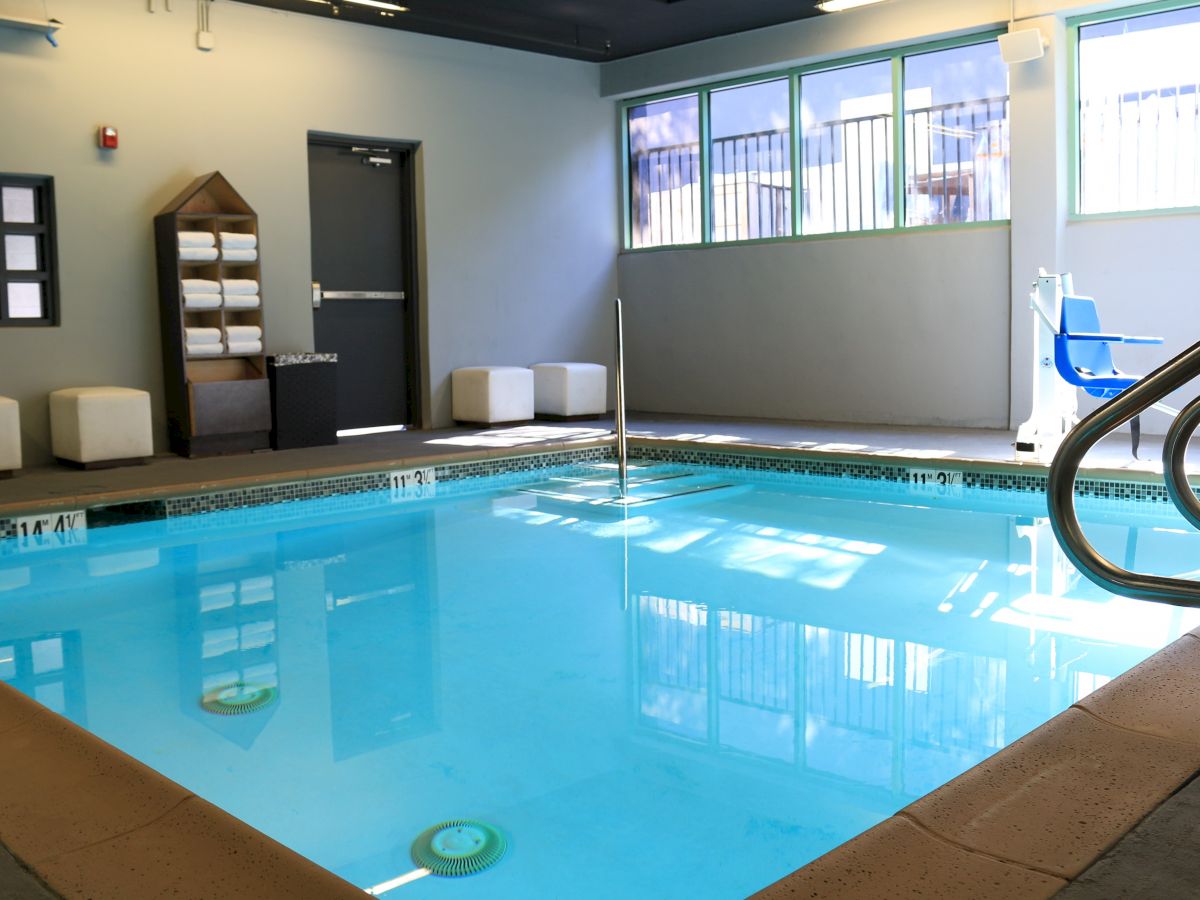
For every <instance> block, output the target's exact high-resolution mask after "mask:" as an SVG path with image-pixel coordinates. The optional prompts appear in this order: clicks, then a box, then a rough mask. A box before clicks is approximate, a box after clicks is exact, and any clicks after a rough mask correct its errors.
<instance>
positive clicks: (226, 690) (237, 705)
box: [200, 681, 279, 716]
mask: <svg viewBox="0 0 1200 900" xmlns="http://www.w3.org/2000/svg"><path fill="white" fill-rule="evenodd" d="M278 696H279V691H277V690H276V689H275V688H273V687H266V686H263V685H256V684H246V683H245V682H244V681H235V682H234V683H233V684H227V685H225V686H224V687H219V688H217V689H216V690H215V691H209V692H208V693H207V694H205V695H204V696H203V697H202V698H201V699H200V705H201V706H202V707H203V708H204V709H205V710H206V711H207V712H210V713H216V714H217V715H218V716H240V715H243V714H244V713H252V712H257V711H258V710H260V709H262V708H263V707H264V706H268V705H270V704H271V703H273V702H274V701H275V698H276V697H278Z"/></svg>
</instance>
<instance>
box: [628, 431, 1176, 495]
mask: <svg viewBox="0 0 1200 900" xmlns="http://www.w3.org/2000/svg"><path fill="white" fill-rule="evenodd" d="M636 453H637V455H638V456H639V457H641V458H642V459H646V460H651V461H655V462H669V463H679V464H683V465H695V466H716V467H719V468H727V469H728V468H732V469H739V470H743V471H747V472H766V473H779V474H783V475H819V476H826V477H830V478H854V479H860V480H867V481H891V482H904V481H906V480H907V473H908V470H909V469H918V468H922V469H936V468H938V466H939V464H940V463H939V461H937V460H906V461H905V462H904V463H903V464H895V463H868V462H859V461H857V460H854V461H850V460H844V459H841V460H839V459H836V458H835V459H828V460H826V459H813V458H812V457H804V456H759V455H755V454H753V453H744V452H739V451H738V450H709V449H705V450H699V449H695V450H693V449H690V448H681V447H655V446H653V445H639V446H637V448H636ZM953 468H954V469H955V471H961V472H962V473H963V486H964V487H971V488H982V489H984V490H996V491H1019V492H1027V493H1041V494H1044V493H1045V492H1046V481H1047V477H1046V475H1044V474H1034V473H1023V472H997V471H976V470H971V469H965V468H960V467H959V466H958V465H954V466H953ZM1075 494H1076V495H1077V496H1080V497H1096V498H1098V499H1102V500H1120V501H1131V500H1132V501H1148V502H1152V503H1170V502H1171V498H1170V495H1169V494H1168V493H1167V488H1166V485H1165V484H1163V483H1162V482H1157V483H1144V482H1133V481H1116V480H1105V479H1098V478H1080V479H1079V480H1077V481H1076V482H1075Z"/></svg>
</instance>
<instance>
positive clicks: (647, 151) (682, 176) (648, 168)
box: [628, 94, 701, 247]
mask: <svg viewBox="0 0 1200 900" xmlns="http://www.w3.org/2000/svg"><path fill="white" fill-rule="evenodd" d="M628 127H629V205H630V219H631V222H630V226H631V232H632V234H631V238H632V243H633V246H634V247H660V246H663V245H666V244H698V243H700V233H701V228H700V215H701V213H700V106H699V102H698V98H697V96H696V95H695V94H692V95H690V96H687V97H674V98H672V99H670V100H660V101H657V102H654V103H643V104H642V105H640V106H633V107H630V109H629V118H628Z"/></svg>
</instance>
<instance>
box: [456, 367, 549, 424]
mask: <svg viewBox="0 0 1200 900" xmlns="http://www.w3.org/2000/svg"><path fill="white" fill-rule="evenodd" d="M450 399H451V408H452V410H453V415H454V421H456V422H471V423H484V424H488V425H494V424H496V423H498V422H528V421H529V420H530V419H532V418H533V373H532V372H530V371H529V370H528V369H523V368H519V367H517V366H471V367H468V368H465V369H455V370H454V372H453V374H452V375H451V378H450Z"/></svg>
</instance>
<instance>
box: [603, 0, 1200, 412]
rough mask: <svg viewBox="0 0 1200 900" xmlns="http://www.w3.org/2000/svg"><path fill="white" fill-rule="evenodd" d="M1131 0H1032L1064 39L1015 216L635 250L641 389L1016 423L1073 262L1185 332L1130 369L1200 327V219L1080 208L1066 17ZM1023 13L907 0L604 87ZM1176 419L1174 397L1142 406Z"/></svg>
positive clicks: (774, 404)
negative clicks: (1047, 308) (1043, 298)
mask: <svg viewBox="0 0 1200 900" xmlns="http://www.w3.org/2000/svg"><path fill="white" fill-rule="evenodd" d="M1121 5H1128V4H1121V3H1120V2H1105V3H1080V2H1078V0H1019V2H1018V3H1017V4H1016V14H1017V17H1018V18H1020V19H1023V20H1024V21H1023V22H1022V23H1021V27H1026V28H1028V27H1034V28H1039V29H1040V30H1041V31H1042V32H1043V35H1044V37H1045V39H1046V41H1047V45H1048V47H1047V52H1046V55H1045V57H1044V58H1043V59H1041V60H1038V61H1036V62H1031V63H1024V64H1021V65H1019V66H1015V67H1014V68H1013V69H1012V70H1011V97H1012V114H1011V144H1012V145H1011V163H1012V224H1011V229H1010V228H1008V227H1004V226H998V227H996V228H993V229H984V230H981V231H957V232H956V231H940V232H927V233H910V234H903V233H901V234H895V235H887V236H877V237H859V238H830V239H826V240H808V241H800V242H783V243H778V244H771V245H760V246H750V245H744V246H737V247H722V248H709V249H703V250H663V251H654V252H649V253H625V254H623V255H622V257H621V260H620V263H619V275H620V289H621V293H622V296H623V297H624V298H625V299H626V300H627V303H628V307H629V311H628V313H627V318H628V320H629V325H628V327H627V329H626V332H627V333H626V341H627V344H628V345H629V362H628V374H627V380H628V390H629V396H630V403H631V405H633V406H634V407H641V408H646V409H650V410H655V411H680V412H713V413H723V414H727V415H735V416H737V415H742V416H761V417H765V418H803V419H825V420H831V421H848V422H882V423H909V424H938V425H945V424H953V425H963V426H984V425H986V426H993V427H997V426H998V427H1004V426H1006V425H1007V426H1008V427H1011V428H1015V427H1016V426H1017V425H1018V424H1019V423H1020V422H1022V421H1023V420H1024V419H1025V418H1026V417H1027V416H1028V415H1029V410H1030V405H1031V396H1030V392H1031V378H1032V375H1031V370H1032V354H1033V350H1032V341H1031V334H1032V326H1031V323H1030V316H1031V312H1030V310H1029V307H1028V299H1027V298H1028V292H1029V286H1030V284H1031V282H1032V281H1033V279H1034V277H1035V276H1036V274H1037V270H1038V267H1039V266H1044V267H1046V268H1047V269H1048V270H1051V271H1062V270H1074V272H1075V278H1076V282H1075V283H1076V287H1077V288H1078V289H1079V290H1080V291H1082V292H1084V293H1089V294H1093V295H1095V296H1096V297H1097V299H1098V301H1099V303H1100V311H1101V315H1102V321H1103V322H1104V324H1105V327H1106V328H1112V329H1113V330H1123V331H1126V332H1128V333H1151V334H1165V335H1167V336H1168V341H1167V344H1166V346H1165V347H1157V348H1156V347H1145V348H1118V350H1117V357H1118V359H1117V361H1118V365H1120V366H1122V367H1123V368H1125V369H1126V370H1127V371H1131V372H1145V371H1148V370H1149V369H1151V368H1153V366H1154V365H1156V364H1158V363H1160V362H1162V361H1164V360H1165V359H1167V358H1168V356H1169V355H1170V354H1172V353H1175V352H1178V351H1179V350H1182V349H1183V348H1184V347H1186V346H1187V345H1189V344H1191V343H1192V342H1193V341H1194V340H1195V339H1196V338H1197V337H1200V312H1196V311H1194V307H1195V306H1196V304H1193V303H1192V302H1191V296H1192V295H1193V294H1194V287H1193V283H1194V276H1193V274H1192V273H1191V272H1190V270H1189V262H1190V257H1191V255H1192V253H1193V252H1194V251H1192V250H1191V248H1192V247H1194V246H1195V245H1196V240H1195V239H1196V238H1197V237H1198V236H1200V216H1195V215H1171V216H1159V217H1154V216H1150V217H1145V218H1136V219H1121V220H1114V221H1086V222H1073V223H1068V212H1069V210H1068V199H1067V196H1068V190H1067V188H1068V181H1069V173H1068V168H1067V154H1068V152H1070V151H1069V148H1068V137H1067V134H1068V132H1067V125H1068V117H1069V115H1070V104H1069V101H1068V97H1067V91H1068V82H1067V56H1068V49H1069V48H1068V44H1067V32H1066V28H1065V20H1066V18H1067V17H1068V16H1074V15H1080V14H1083V13H1087V12H1092V11H1095V10H1098V9H1102V8H1117V7H1119V6H1121ZM1008 12H1009V4H1008V3H1007V2H1005V0H972V2H970V3H964V2H961V0H891V2H888V3H882V4H879V5H878V6H871V7H866V8H864V9H860V10H855V11H852V12H848V13H845V14H839V15H835V16H825V17H821V18H818V19H811V20H803V21H799V22H794V23H790V24H787V25H781V26H777V27H774V28H766V29H761V30H759V31H754V32H749V33H746V34H741V35H733V36H730V37H725V38H718V39H715V40H712V41H704V42H700V43H697V44H691V45H688V46H685V47H678V48H674V49H671V50H666V51H662V52H660V53H654V54H646V55H643V56H639V57H634V58H632V59H628V60H619V61H616V62H612V63H607V64H605V66H604V74H603V77H602V81H601V90H602V91H603V92H604V93H605V95H606V96H611V97H614V98H621V97H636V96H639V95H645V94H649V93H652V92H654V91H657V90H664V89H668V88H672V87H677V86H681V85H688V84H697V83H704V82H712V81H717V80H721V79H724V78H728V77H733V76H735V75H741V74H746V73H752V72H756V71H757V72H762V71H778V70H780V69H783V68H787V67H790V66H794V65H799V64H804V63H808V62H815V61H820V60H828V59H837V58H842V57H846V56H849V55H853V54H854V53H859V52H863V51H867V50H875V49H880V48H887V47H898V46H907V45H912V44H918V43H921V42H924V41H928V40H936V39H939V38H943V37H950V36H954V35H958V34H963V33H969V32H971V31H980V30H984V29H986V28H989V27H992V26H995V25H997V24H1002V23H1004V22H1005V21H1006V20H1007V18H1008ZM1185 393H1186V392H1185ZM1186 399H1188V397H1185V396H1177V397H1176V398H1175V400H1176V402H1177V405H1178V404H1179V403H1182V402H1184V401H1185V400H1186ZM1094 406H1095V404H1094V403H1092V402H1091V401H1088V400H1086V399H1084V400H1083V401H1082V402H1081V410H1083V411H1087V410H1090V409H1092V408H1094ZM1166 425H1167V422H1166V419H1165V418H1164V417H1162V416H1161V415H1159V414H1157V413H1150V414H1147V416H1146V417H1145V419H1144V422H1143V427H1144V428H1145V430H1146V431H1148V432H1151V433H1155V432H1157V433H1161V432H1162V431H1164V430H1165V427H1166Z"/></svg>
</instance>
